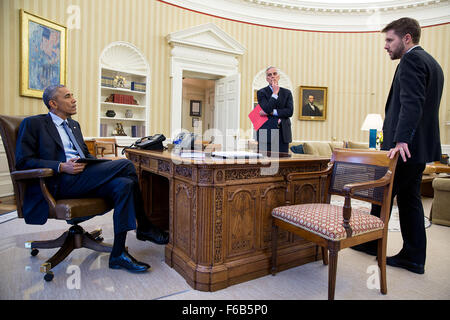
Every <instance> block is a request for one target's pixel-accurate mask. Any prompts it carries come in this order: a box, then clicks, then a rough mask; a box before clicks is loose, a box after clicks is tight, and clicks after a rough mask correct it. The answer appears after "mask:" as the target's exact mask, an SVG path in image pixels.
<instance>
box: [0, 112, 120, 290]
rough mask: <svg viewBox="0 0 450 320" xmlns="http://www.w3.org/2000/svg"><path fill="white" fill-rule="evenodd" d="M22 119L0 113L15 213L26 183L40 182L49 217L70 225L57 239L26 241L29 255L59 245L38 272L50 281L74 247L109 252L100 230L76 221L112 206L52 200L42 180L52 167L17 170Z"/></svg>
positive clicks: (85, 200)
mask: <svg viewBox="0 0 450 320" xmlns="http://www.w3.org/2000/svg"><path fill="white" fill-rule="evenodd" d="M24 118H25V117H18V116H5V115H0V133H1V136H2V140H3V145H4V147H5V152H6V156H7V158H8V165H9V171H10V173H11V180H12V183H13V187H14V194H15V198H16V205H17V215H18V217H19V218H23V211H22V206H23V203H24V201H25V199H24V195H25V190H26V188H27V185H28V184H29V183H30V182H36V181H39V183H40V187H41V191H42V194H43V195H44V198H45V200H46V201H47V203H48V205H49V219H58V220H65V221H67V222H68V223H69V224H72V225H73V226H72V227H71V228H70V229H69V230H68V231H66V232H64V233H63V234H62V235H61V236H60V237H58V238H57V239H54V240H48V241H29V242H27V243H26V244H25V247H27V248H30V249H31V255H32V256H35V255H37V254H38V252H39V250H38V249H51V248H60V249H59V250H58V251H57V252H56V253H55V254H54V255H53V256H52V257H51V258H50V259H48V260H47V261H46V262H45V263H44V264H42V266H41V272H43V273H45V276H44V279H45V280H46V281H51V280H52V279H53V276H54V275H53V272H52V271H51V270H52V269H53V268H54V267H55V266H57V265H58V264H59V263H60V262H61V261H63V260H64V259H65V258H66V257H67V256H68V255H69V254H70V252H72V251H73V250H74V249H78V248H82V247H85V248H89V249H92V250H95V251H99V252H111V249H112V246H111V245H108V244H105V243H103V238H102V237H101V230H95V231H93V232H91V233H88V232H86V231H84V230H83V228H82V227H81V226H79V223H80V222H82V221H85V220H87V219H89V218H92V217H93V216H95V215H99V214H103V213H105V212H108V211H109V210H111V209H112V208H113V206H112V204H110V203H108V202H107V201H106V200H105V199H102V198H83V199H55V198H54V197H53V196H52V194H51V193H50V192H49V190H48V188H47V186H46V181H45V179H46V178H48V177H51V176H53V175H54V174H55V173H54V172H53V170H52V169H49V168H39V169H30V170H16V160H15V151H16V140H17V135H18V131H19V126H20V123H21V122H22V120H23V119H24Z"/></svg>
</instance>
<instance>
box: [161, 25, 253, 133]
mask: <svg viewBox="0 0 450 320" xmlns="http://www.w3.org/2000/svg"><path fill="white" fill-rule="evenodd" d="M167 41H168V43H169V45H170V46H171V47H172V50H171V58H170V77H171V103H170V108H171V126H170V135H171V137H172V138H173V137H174V136H175V135H176V134H177V133H178V132H179V131H180V130H181V114H182V102H183V96H182V95H183V93H182V90H183V73H184V72H189V73H199V74H208V75H213V76H216V77H217V78H221V77H226V76H230V75H232V74H236V73H238V72H239V60H238V57H239V56H240V55H242V54H244V52H245V48H244V47H243V46H242V45H241V44H240V43H239V42H237V41H236V40H234V39H233V38H232V37H231V36H230V35H228V34H227V33H226V32H224V31H223V30H221V29H220V28H219V27H217V26H216V25H215V24H213V23H208V24H204V25H199V26H195V27H192V28H189V29H186V30H181V31H177V32H173V33H170V34H169V35H168V36H167Z"/></svg>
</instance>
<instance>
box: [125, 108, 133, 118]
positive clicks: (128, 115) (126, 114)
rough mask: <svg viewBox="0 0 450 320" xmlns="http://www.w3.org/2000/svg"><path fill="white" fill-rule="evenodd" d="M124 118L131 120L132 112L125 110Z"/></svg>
mask: <svg viewBox="0 0 450 320" xmlns="http://www.w3.org/2000/svg"><path fill="white" fill-rule="evenodd" d="M125 118H133V111H131V110H130V109H127V111H126V112H125Z"/></svg>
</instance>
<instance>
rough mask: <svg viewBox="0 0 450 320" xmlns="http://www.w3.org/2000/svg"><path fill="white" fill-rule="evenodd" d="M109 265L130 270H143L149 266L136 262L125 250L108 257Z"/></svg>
mask: <svg viewBox="0 0 450 320" xmlns="http://www.w3.org/2000/svg"><path fill="white" fill-rule="evenodd" d="M109 267H110V268H111V269H126V270H128V271H131V272H144V271H147V269H148V268H150V265H148V264H146V263H143V262H138V261H137V260H136V259H135V258H133V257H132V256H131V255H130V254H129V253H128V252H127V251H124V252H122V254H121V255H120V256H118V257H112V256H110V257H109Z"/></svg>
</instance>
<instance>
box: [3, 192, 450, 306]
mask: <svg viewBox="0 0 450 320" xmlns="http://www.w3.org/2000/svg"><path fill="white" fill-rule="evenodd" d="M430 205H431V201H430V199H425V201H424V206H425V211H426V214H427V215H429V208H430ZM83 226H84V227H85V229H86V230H94V229H95V228H97V227H102V228H103V230H104V237H105V240H106V241H108V242H110V243H111V242H112V214H111V213H108V214H106V215H104V216H102V217H96V218H94V219H91V220H89V221H87V222H85V223H83ZM66 227H67V225H66V223H64V222H61V221H49V222H48V223H47V224H46V225H44V226H31V225H26V224H25V223H24V221H23V220H22V219H13V220H10V221H7V222H5V223H2V224H0V261H1V264H0V299H7V300H9V299H18V300H27V299H32V300H44V299H45V300H47V299H56V300H60V299H65V300H79V299H87V300H97V299H106V300H123V299H125V300H127V299H130V300H135V299H162V300H184V299H192V300H197V299H202V300H209V299H218V300H241V299H250V300H326V299H327V286H328V280H327V279H328V270H327V267H326V266H324V265H323V264H322V262H321V261H317V262H313V263H309V264H306V265H303V266H299V267H296V268H292V269H289V270H286V271H283V272H279V273H278V274H277V275H276V276H275V277H272V276H271V275H267V276H264V277H261V278H258V279H255V280H252V281H248V282H245V283H241V284H237V285H233V286H230V287H228V288H226V289H223V290H220V291H217V292H201V291H196V290H194V289H192V288H191V287H190V286H189V285H188V284H187V283H186V281H185V280H184V279H183V278H182V277H181V276H180V275H179V274H178V273H177V272H176V271H175V270H173V269H172V268H170V267H169V266H168V265H166V264H165V262H164V248H163V246H158V245H154V244H151V243H149V242H142V241H138V240H136V237H135V234H134V232H130V233H129V236H128V238H127V246H128V247H129V250H130V252H131V253H132V254H133V255H134V256H135V257H136V258H138V259H139V260H142V261H145V262H147V263H149V264H150V265H151V266H152V269H151V271H150V272H147V273H145V274H132V273H128V272H126V271H123V270H112V269H109V268H108V254H105V253H96V252H92V251H90V250H87V249H78V250H76V251H74V252H73V253H71V255H70V256H69V257H68V259H66V260H65V261H64V262H62V263H61V264H60V265H58V266H57V267H56V268H55V269H54V273H55V278H54V279H53V281H52V282H45V281H44V280H43V275H42V274H41V273H40V272H39V266H40V265H41V264H42V263H43V262H44V261H45V260H46V259H47V258H48V257H50V256H51V255H52V254H53V253H54V252H55V250H56V249H48V250H40V253H39V254H38V255H37V256H36V257H31V256H30V253H29V250H28V249H25V248H24V242H25V241H27V240H40V239H48V238H51V237H56V236H58V235H59V234H60V233H61V232H63V231H65V230H66ZM426 230H427V237H428V257H427V263H426V267H425V274H424V275H417V274H413V273H411V272H408V271H406V270H403V269H399V268H393V267H389V266H388V267H387V281H388V294H387V295H382V294H381V293H380V292H379V290H377V289H376V288H375V289H373V287H376V284H377V283H376V281H375V280H374V279H376V277H374V275H375V272H376V268H375V266H376V261H375V258H374V257H372V256H368V255H366V254H364V253H361V252H357V251H354V250H351V249H345V250H342V251H341V252H340V254H339V261H338V271H337V281H336V299H337V300H359V299H362V300H399V299H406V300H429V299H437V300H442V299H450V241H449V240H450V228H449V227H444V226H439V225H435V224H432V225H431V227H430V228H428V229H426ZM400 247H401V233H400V232H390V233H389V240H388V255H393V254H395V253H397V252H398V250H399V249H400ZM78 275H79V277H78V278H75V276H78ZM77 279H78V280H77ZM78 287H79V288H78Z"/></svg>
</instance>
